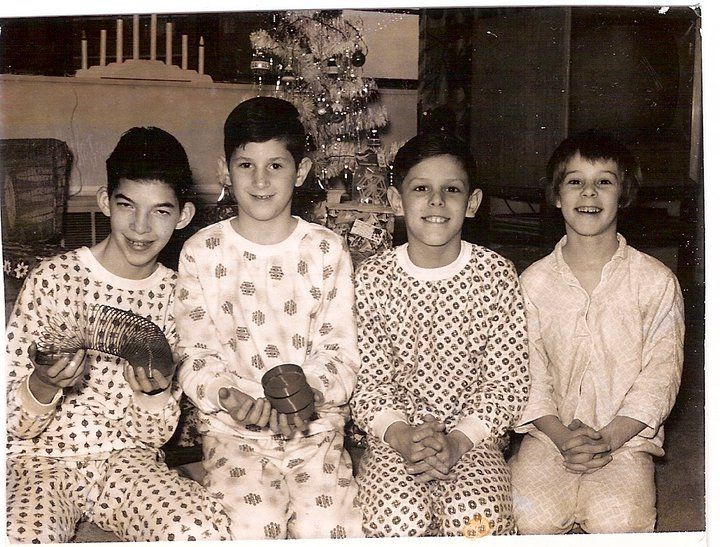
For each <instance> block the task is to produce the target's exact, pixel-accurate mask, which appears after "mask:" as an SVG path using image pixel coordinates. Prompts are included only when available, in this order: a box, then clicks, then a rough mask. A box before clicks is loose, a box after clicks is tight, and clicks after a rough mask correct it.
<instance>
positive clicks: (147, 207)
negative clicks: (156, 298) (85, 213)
mask: <svg viewBox="0 0 720 547" xmlns="http://www.w3.org/2000/svg"><path fill="white" fill-rule="evenodd" d="M98 203H99V205H100V208H101V210H102V211H103V213H105V215H107V216H109V217H110V230H111V231H110V236H109V237H108V238H107V240H105V241H104V242H103V243H101V244H100V245H98V246H97V248H93V249H94V250H96V251H97V253H96V257H97V258H98V260H99V261H100V263H101V264H102V265H103V266H105V267H106V268H107V269H108V270H109V271H111V272H112V273H114V274H116V275H118V276H120V277H125V278H128V279H144V278H145V277H147V276H149V275H150V274H152V272H153V271H154V270H155V265H156V262H157V256H158V254H160V251H162V250H163V248H164V247H165V245H167V242H168V241H169V240H170V237H171V236H172V234H173V232H174V231H175V230H176V229H179V228H184V227H185V226H187V224H188V223H189V222H190V220H191V219H192V216H193V212H194V207H193V206H192V204H190V203H186V204H185V207H183V208H182V209H180V204H179V202H178V199H177V196H176V195H175V191H174V190H173V188H172V187H171V186H169V185H167V184H165V183H164V182H162V181H159V180H149V181H135V180H129V179H120V182H119V183H118V186H117V189H116V190H115V193H114V194H113V195H112V196H108V194H107V190H106V189H101V191H100V192H99V194H98Z"/></svg>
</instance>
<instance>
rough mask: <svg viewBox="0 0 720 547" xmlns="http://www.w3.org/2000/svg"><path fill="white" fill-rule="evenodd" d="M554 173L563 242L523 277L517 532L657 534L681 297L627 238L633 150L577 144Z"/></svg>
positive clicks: (554, 162) (565, 150) (554, 163)
mask: <svg viewBox="0 0 720 547" xmlns="http://www.w3.org/2000/svg"><path fill="white" fill-rule="evenodd" d="M547 175H548V183H549V185H550V187H549V190H551V192H550V194H551V196H552V199H553V202H554V205H555V206H557V207H558V208H560V209H561V210H562V214H563V217H564V219H565V228H566V236H565V237H563V238H562V240H561V241H560V242H559V243H558V244H557V245H556V247H555V250H554V251H553V253H552V254H550V255H549V256H547V257H545V258H543V259H542V260H540V261H538V262H536V263H535V264H533V265H532V266H530V267H529V268H528V269H527V270H525V271H524V272H523V274H522V275H521V277H520V281H521V284H522V288H523V294H524V297H525V303H526V312H527V317H528V332H529V336H530V372H531V376H532V387H531V389H530V400H529V401H528V405H527V407H526V409H525V412H524V414H523V418H522V420H521V421H520V424H521V426H520V427H518V428H516V430H517V431H519V432H527V433H528V434H527V435H525V438H524V439H523V441H522V444H521V446H520V450H519V453H518V454H517V455H516V456H515V457H514V458H513V459H512V460H511V462H510V464H511V470H512V481H513V495H514V503H515V514H516V518H517V523H518V528H519V530H520V532H521V533H523V534H557V533H564V532H567V531H569V530H570V529H571V528H572V527H573V526H574V525H575V523H578V524H579V525H580V526H581V527H582V528H583V529H584V530H585V531H586V532H591V533H593V532H597V533H612V532H652V531H653V529H654V526H655V481H654V464H653V456H662V455H663V449H662V444H663V426H662V424H663V422H664V421H665V419H666V418H667V416H668V414H669V413H670V410H671V409H672V407H673V404H674V402H675V397H676V395H677V392H678V389H679V386H680V377H681V373H682V361H683V336H684V320H683V300H682V293H681V291H680V286H679V285H678V282H677V279H676V278H675V276H674V275H673V273H672V272H671V271H670V270H669V269H668V268H666V267H665V266H664V265H663V264H662V263H660V262H659V261H658V260H656V259H654V258H652V257H650V256H648V255H646V254H644V253H641V252H639V251H637V250H635V249H633V248H632V247H630V246H629V245H627V243H626V241H625V239H624V238H623V237H622V236H621V235H620V234H618V233H617V213H618V209H619V208H620V207H625V206H627V205H628V204H629V203H630V202H631V201H632V199H633V197H634V194H635V193H636V191H637V186H638V183H639V180H640V170H639V167H638V165H637V162H636V160H635V158H633V157H632V156H631V155H630V153H629V152H628V151H627V149H626V148H625V147H624V146H623V145H622V144H620V143H619V142H618V141H616V140H615V139H614V138H612V137H609V136H607V135H604V134H602V133H598V132H596V131H588V132H585V133H581V134H578V135H576V136H572V137H569V138H568V139H566V140H565V141H563V142H562V143H561V144H560V146H559V147H558V148H557V149H556V151H555V152H554V154H553V156H552V157H551V159H550V161H549V163H548V170H547Z"/></svg>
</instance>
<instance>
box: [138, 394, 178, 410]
mask: <svg viewBox="0 0 720 547" xmlns="http://www.w3.org/2000/svg"><path fill="white" fill-rule="evenodd" d="M171 391H172V390H171V389H164V390H162V391H161V392H160V393H157V394H156V395H150V394H149V393H143V392H142V391H136V392H134V393H133V400H134V401H135V403H136V404H137V406H139V407H140V408H142V409H143V410H145V411H147V412H158V411H160V410H162V409H163V408H165V407H166V406H167V404H168V403H169V402H170V399H172V398H173V397H172V393H171Z"/></svg>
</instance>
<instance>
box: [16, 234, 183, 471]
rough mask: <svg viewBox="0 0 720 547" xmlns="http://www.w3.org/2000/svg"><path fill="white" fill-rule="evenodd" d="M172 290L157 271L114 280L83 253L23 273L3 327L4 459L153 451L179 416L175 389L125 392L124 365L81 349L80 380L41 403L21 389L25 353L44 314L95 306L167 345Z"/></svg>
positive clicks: (27, 366)
mask: <svg viewBox="0 0 720 547" xmlns="http://www.w3.org/2000/svg"><path fill="white" fill-rule="evenodd" d="M174 285H175V274H174V272H173V271H172V270H169V269H168V268H165V267H164V266H162V265H158V268H157V269H156V270H155V272H154V273H153V274H152V275H151V276H150V277H148V278H146V279H142V280H130V279H124V278H120V277H117V276H115V275H113V274H112V273H110V272H108V271H107V270H105V268H103V267H102V266H101V265H100V264H99V263H98V262H97V260H95V258H94V257H93V255H92V253H91V252H90V250H89V249H88V248H87V247H82V248H80V249H77V250H75V251H72V252H69V253H67V254H64V255H59V256H57V257H54V258H52V259H49V260H47V261H44V262H42V263H41V265H40V266H38V268H37V269H35V270H34V271H33V272H32V273H31V274H30V276H29V277H28V278H27V279H26V281H25V283H24V285H23V288H22V290H21V292H20V294H19V296H18V299H17V302H16V303H15V307H14V308H13V311H12V314H11V316H10V319H9V321H8V325H7V348H6V352H7V353H6V355H7V403H8V415H7V430H8V445H7V446H8V454H24V453H25V454H42V455H43V456H56V457H64V456H73V457H77V456H92V455H102V454H108V453H110V452H112V451H113V450H120V449H123V448H128V447H147V446H152V447H160V446H162V445H163V444H164V443H165V442H166V441H167V440H168V439H169V438H170V436H171V435H172V432H173V430H174V428H175V425H176V423H177V419H178V414H179V407H178V402H177V399H178V398H179V396H180V389H179V386H176V388H175V390H174V391H173V392H172V393H171V394H168V393H167V392H165V393H163V394H160V395H157V396H152V397H151V396H146V395H143V394H133V392H132V390H131V389H130V387H129V386H128V384H127V382H126V381H125V379H124V377H123V373H122V368H123V364H124V363H125V361H124V360H122V359H120V358H119V357H114V356H112V355H108V354H104V353H98V352H94V351H88V353H87V356H86V358H85V367H86V369H85V375H84V377H83V379H82V380H81V382H80V383H79V384H78V385H76V386H74V387H73V388H69V389H65V390H64V392H63V393H62V397H60V393H58V399H57V400H55V401H53V402H52V403H50V404H47V405H44V404H41V403H39V402H38V401H37V400H35V398H34V397H33V396H32V394H31V393H30V391H29V389H28V386H27V380H28V378H29V376H30V374H31V373H32V371H33V364H32V362H31V361H30V359H29V357H28V354H27V350H28V346H29V345H30V343H31V342H33V341H36V340H37V339H38V338H39V336H41V333H42V331H43V328H44V325H46V324H47V322H48V319H49V318H50V317H51V316H53V315H55V314H61V315H63V316H65V317H69V316H71V315H73V314H74V315H75V316H77V315H78V314H80V313H82V310H83V309H86V307H87V306H88V305H90V304H95V303H100V304H108V305H111V306H114V307H118V308H122V309H128V310H130V311H133V312H134V313H137V314H138V315H141V316H143V317H146V318H148V319H150V320H151V321H153V322H155V323H156V324H157V325H158V326H160V328H161V329H163V331H164V333H165V335H166V337H167V338H168V340H169V341H170V344H171V346H172V345H174V344H175V343H176V334H175V329H174V321H173V317H172V298H173V288H174Z"/></svg>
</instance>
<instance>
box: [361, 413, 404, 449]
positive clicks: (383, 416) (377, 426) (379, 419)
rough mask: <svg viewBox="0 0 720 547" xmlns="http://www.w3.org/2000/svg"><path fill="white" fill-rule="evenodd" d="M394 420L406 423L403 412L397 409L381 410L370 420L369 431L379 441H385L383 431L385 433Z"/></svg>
mask: <svg viewBox="0 0 720 547" xmlns="http://www.w3.org/2000/svg"><path fill="white" fill-rule="evenodd" d="M395 422H404V423H408V420H407V416H406V415H405V413H404V412H400V411H399V410H383V411H381V412H379V413H378V414H377V416H375V418H373V420H372V421H371V422H370V424H369V426H370V427H369V429H370V431H369V433H372V434H373V435H375V437H377V438H378V439H380V440H381V441H383V442H387V441H386V440H385V433H387V430H388V428H389V427H390V426H391V425H392V424H394V423H395Z"/></svg>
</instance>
